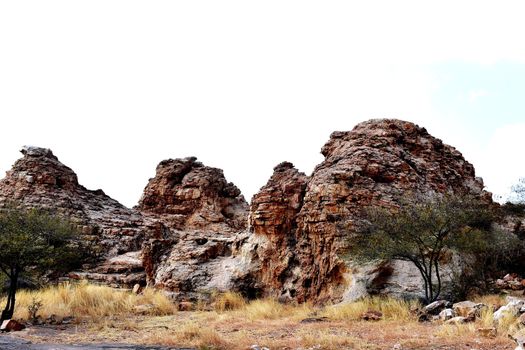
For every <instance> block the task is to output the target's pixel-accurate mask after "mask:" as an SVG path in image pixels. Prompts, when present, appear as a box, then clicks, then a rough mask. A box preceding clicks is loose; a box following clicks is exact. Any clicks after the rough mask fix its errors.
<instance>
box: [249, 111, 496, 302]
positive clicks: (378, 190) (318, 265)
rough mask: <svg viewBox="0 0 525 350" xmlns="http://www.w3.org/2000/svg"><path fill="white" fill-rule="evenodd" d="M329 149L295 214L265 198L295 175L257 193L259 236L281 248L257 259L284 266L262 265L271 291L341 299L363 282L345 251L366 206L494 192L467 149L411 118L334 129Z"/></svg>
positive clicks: (255, 216) (255, 224) (254, 223)
mask: <svg viewBox="0 0 525 350" xmlns="http://www.w3.org/2000/svg"><path fill="white" fill-rule="evenodd" d="M322 154H323V155H324V156H325V160H324V161H323V162H322V163H321V164H319V165H318V166H317V167H316V168H315V170H314V172H313V174H312V175H311V177H310V178H309V179H308V180H307V185H306V188H305V189H303V188H304V187H303V186H304V182H301V185H300V186H298V187H300V188H301V190H300V191H296V192H294V195H297V200H296V202H297V203H301V205H300V208H298V209H296V210H297V212H296V213H295V214H293V211H292V210H290V211H287V210H285V211H284V212H286V214H288V215H284V216H283V215H282V214H281V212H283V209H282V206H281V205H280V204H279V205H276V204H266V202H269V201H267V200H266V199H265V198H266V197H268V195H267V193H268V192H270V193H272V190H273V188H279V186H282V185H283V184H284V183H286V182H287V181H288V178H283V179H279V178H278V177H277V176H276V174H274V176H272V179H271V180H270V182H269V184H268V185H267V186H266V187H263V189H262V190H261V192H260V193H259V194H257V195H255V196H254V199H253V202H252V212H251V218H250V221H251V222H252V226H253V230H254V232H255V234H256V235H264V236H267V237H268V239H269V240H271V241H272V242H277V244H279V245H280V246H279V248H278V252H277V249H276V250H275V251H273V252H272V251H271V249H275V248H274V247H272V245H271V244H270V245H268V249H270V251H266V252H260V251H258V252H257V256H256V257H254V260H261V261H263V262H264V263H263V266H278V267H279V268H278V269H277V270H275V269H263V270H261V273H262V274H263V276H262V279H263V280H265V279H271V280H272V281H273V283H271V284H269V285H270V286H271V289H268V290H267V293H275V291H278V292H279V293H281V295H290V296H293V297H294V298H295V299H297V300H298V301H305V300H317V301H322V300H329V299H330V300H337V299H340V298H341V297H342V296H343V295H344V294H345V293H346V294H351V293H349V292H348V289H349V288H350V289H351V288H353V287H352V286H354V287H355V288H358V287H359V286H355V276H354V281H353V282H352V277H350V274H349V269H348V267H347V266H346V265H345V263H344V262H343V261H342V260H341V259H340V257H339V252H340V249H341V248H342V247H343V246H344V244H347V243H346V242H345V239H344V236H345V232H347V230H348V229H349V225H350V226H351V225H352V222H353V221H354V220H358V219H359V214H360V212H361V209H362V208H363V207H365V206H368V205H372V204H373V205H383V206H391V205H393V203H395V202H396V198H398V197H399V196H400V195H402V194H403V193H407V192H415V193H429V192H447V191H449V192H454V193H470V194H473V195H476V196H484V197H487V196H488V194H486V193H485V192H483V182H482V180H481V179H479V178H476V177H475V173H474V168H473V166H472V165H471V164H470V163H468V162H466V161H465V159H464V158H463V157H462V155H461V153H459V152H458V151H457V150H456V149H454V148H453V147H451V146H448V145H445V144H443V142H442V141H441V140H438V139H436V138H434V137H432V136H430V135H429V134H428V132H427V131H426V130H425V129H424V128H420V127H418V126H417V125H414V124H412V123H409V122H403V121H400V120H389V119H381V120H371V121H367V122H364V123H361V124H359V125H357V126H356V127H355V128H354V129H353V130H352V131H349V132H334V133H333V134H332V135H331V137H330V140H329V141H328V142H327V143H326V145H325V146H324V147H323V148H322ZM279 181H282V182H280V183H279ZM275 182H277V185H275ZM277 197H279V195H277ZM301 197H302V198H301ZM259 203H260V204H259ZM269 208H270V209H269ZM279 217H284V218H285V219H284V222H286V225H284V226H287V227H289V228H291V229H285V230H280V229H279V228H280V226H279V220H277V221H276V222H277V223H278V225H274V224H273V222H274V221H275V218H279ZM281 226H282V225H281ZM276 235H277V236H279V237H280V238H279V239H276V238H275V237H274V236H276ZM288 237H293V239H291V240H288V239H287V238H288ZM283 257H286V258H284V259H283ZM276 272H277V274H278V277H277V278H276V276H275V274H276ZM352 283H354V284H352Z"/></svg>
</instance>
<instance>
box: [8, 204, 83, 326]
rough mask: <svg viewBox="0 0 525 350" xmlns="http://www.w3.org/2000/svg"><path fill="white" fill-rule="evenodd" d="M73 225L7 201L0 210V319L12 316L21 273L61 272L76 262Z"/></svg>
mask: <svg viewBox="0 0 525 350" xmlns="http://www.w3.org/2000/svg"><path fill="white" fill-rule="evenodd" d="M76 238H78V235H77V231H76V229H75V226H74V225H72V224H71V223H70V222H68V221H66V220H64V219H61V218H60V217H58V216H56V215H52V214H50V213H48V212H44V211H41V210H37V209H23V208H17V207H15V206H14V204H10V205H8V206H6V207H4V208H2V209H1V210H0V270H1V272H2V273H4V274H5V275H6V276H7V277H8V278H9V290H8V293H7V298H6V304H5V305H6V306H5V309H4V311H3V312H2V316H1V320H2V321H3V320H7V319H10V318H11V317H13V313H14V310H15V303H16V292H17V288H18V284H19V279H20V278H21V277H22V275H23V274H24V273H25V274H32V275H41V274H45V273H46V272H48V270H49V269H52V270H53V271H54V272H60V271H62V272H65V271H69V270H71V269H72V268H74V267H75V265H77V264H79V263H80V258H81V256H82V255H81V253H80V252H82V249H79V247H80V243H79V242H78V241H76Z"/></svg>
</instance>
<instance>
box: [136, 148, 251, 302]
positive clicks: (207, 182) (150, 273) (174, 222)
mask: <svg viewBox="0 0 525 350" xmlns="http://www.w3.org/2000/svg"><path fill="white" fill-rule="evenodd" d="M137 208H138V210H140V211H141V213H142V214H143V215H144V216H146V217H149V218H155V220H158V221H159V222H161V223H162V224H164V225H165V226H166V227H168V228H169V229H170V233H169V234H167V235H164V237H162V238H158V239H150V240H147V241H146V242H145V243H144V248H143V261H144V266H145V268H146V275H147V281H148V284H149V285H154V286H156V287H158V288H162V289H165V290H169V291H171V292H173V293H174V294H173V296H174V297H176V298H179V299H188V298H189V299H195V298H198V294H199V293H202V292H203V291H204V292H206V291H212V290H214V289H221V290H225V289H230V288H232V286H231V283H230V277H229V274H228V268H227V267H226V264H227V261H228V260H229V259H230V258H231V255H232V245H233V243H234V241H235V239H236V233H238V232H240V231H242V230H244V229H245V228H246V226H247V218H248V204H247V203H246V201H245V200H244V197H243V196H242V195H241V192H240V190H239V189H238V188H237V187H236V186H235V185H234V184H232V183H231V182H230V183H229V182H227V181H226V179H225V177H224V174H223V172H222V170H220V169H217V168H211V167H206V166H204V165H203V164H202V163H200V162H197V161H196V158H194V157H191V158H184V159H175V160H173V159H170V160H165V161H162V162H161V163H160V164H159V165H158V166H157V174H156V176H155V177H154V178H152V179H150V181H149V183H148V185H147V186H146V188H145V189H144V194H143V196H142V198H141V200H140V202H139V205H138V207H137Z"/></svg>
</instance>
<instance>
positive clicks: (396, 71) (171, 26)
mask: <svg viewBox="0 0 525 350" xmlns="http://www.w3.org/2000/svg"><path fill="white" fill-rule="evenodd" d="M429 3H430V2H426V1H420V0H419V1H395V2H394V1H384V2H381V1H367V2H364V1H355V2H352V1H341V2H339V1H316V2H314V1H304V0H302V1H282V0H281V1H264V2H254V1H247V0H243V1H186V2H179V1H155V2H151V1H140V2H139V1H130V0H126V1H108V0H104V1H93V0H90V1H71V0H67V1H45V2H44V1H23V2H22V1H2V2H0V121H1V123H0V128H1V134H0V149H1V152H0V173H1V174H3V173H4V171H6V170H8V169H9V168H10V166H11V165H12V164H13V163H14V161H15V160H16V159H17V158H19V157H20V156H21V155H20V153H18V150H19V149H20V147H21V146H22V145H24V144H31V145H38V146H42V147H49V148H51V149H52V150H53V152H54V153H55V154H56V155H57V156H58V157H59V159H60V160H61V161H62V162H63V163H65V164H66V165H68V166H70V167H71V168H72V169H73V170H75V171H76V172H77V174H78V176H79V180H80V182H81V183H82V184H83V185H84V186H86V187H88V188H90V189H97V188H102V189H103V190H104V191H105V192H106V193H107V194H109V195H110V196H112V197H114V198H116V199H118V200H119V201H121V202H122V203H124V204H125V205H128V206H133V205H134V204H136V202H137V200H138V198H139V197H140V195H141V193H142V190H143V188H144V186H145V185H146V183H147V180H148V178H150V177H152V176H153V175H154V172H155V166H156V164H157V163H158V162H159V161H160V160H162V159H166V158H178V157H185V156H190V155H195V156H197V157H198V158H199V160H201V161H202V162H204V163H205V164H206V165H210V166H215V167H219V168H222V169H223V170H224V172H225V175H226V177H227V179H228V180H229V181H232V182H234V183H235V184H236V185H237V186H238V187H240V188H241V190H242V191H243V193H244V194H245V196H246V197H247V199H248V200H249V199H250V198H251V196H252V195H253V194H254V193H255V192H256V191H257V190H258V189H259V188H260V187H261V186H263V185H264V184H265V183H266V181H267V179H268V178H269V176H270V175H271V173H272V168H273V167H274V166H275V165H276V164H278V163H279V162H281V161H284V160H288V161H291V162H293V163H294V164H295V165H296V166H297V167H298V168H299V169H300V170H302V171H305V172H306V173H310V172H311V171H312V170H313V167H314V166H315V165H316V164H318V163H319V162H320V161H321V160H322V156H321V155H320V154H319V152H320V149H321V146H322V145H323V144H324V143H325V142H326V141H327V140H328V137H329V134H330V133H331V132H332V131H334V130H350V129H352V128H353V126H354V125H355V124H356V123H358V122H360V121H363V120H366V119H370V118H377V117H395V118H400V119H405V120H410V121H413V122H416V123H418V124H420V125H421V126H425V127H427V129H428V130H429V132H431V133H432V134H433V135H434V136H437V137H440V138H441V139H443V140H444V142H446V143H448V144H451V145H453V146H455V147H456V148H458V149H459V150H460V151H462V152H463V154H464V155H465V157H466V158H467V160H469V161H470V162H472V163H473V164H474V165H475V167H476V169H477V173H478V175H480V176H482V177H483V178H484V179H485V183H486V185H487V186H488V189H489V190H492V191H494V192H495V193H499V194H504V193H505V191H506V190H507V188H508V186H510V185H511V184H512V183H514V182H516V180H517V178H518V177H519V176H525V162H524V161H523V156H522V154H523V149H525V137H523V136H524V134H525V113H524V114H520V113H521V112H522V111H525V109H524V108H523V107H522V106H521V105H522V104H523V101H524V100H525V90H524V91H522V90H520V89H522V88H523V85H516V86H515V87H512V89H511V90H512V91H511V92H512V96H513V97H512V99H511V101H510V102H509V101H508V99H507V100H505V103H502V101H503V100H501V99H500V100H498V99H494V100H492V102H491V103H492V105H491V106H492V107H495V108H496V110H499V109H497V107H499V106H501V110H502V111H504V113H497V114H487V113H480V114H476V113H474V112H475V111H476V109H474V107H472V108H471V109H466V110H465V109H463V108H456V107H455V106H456V105H455V104H452V99H453V98H455V97H454V96H448V95H447V96H446V97H445V98H440V99H438V98H437V96H438V95H440V94H441V92H442V91H443V90H444V89H445V90H446V89H448V85H447V83H446V81H447V77H446V74H443V73H442V72H443V71H445V72H448V69H449V68H450V67H452V66H453V65H454V64H457V63H461V64H464V65H466V66H467V67H470V66H472V67H498V69H495V70H494V71H495V72H496V73H495V74H498V72H499V71H500V69H501V70H506V71H507V73H509V72H510V73H509V74H510V75H511V76H512V69H519V68H520V67H523V66H524V64H525V40H523V34H524V33H525V21H524V20H523V17H524V15H525V2H523V1H497V2H496V1H493V2H488V1H479V0H478V1H461V2H459V1H450V2H448V1H439V2H433V4H430V5H429ZM436 67H439V69H437V68H436ZM509 67H511V68H509ZM454 74H455V76H456V78H458V79H461V78H462V77H461V73H457V72H455V73H454ZM463 78H464V80H466V79H467V77H466V76H465V77H463ZM503 85H504V84H503ZM494 89H496V87H493V86H488V87H487V86H483V87H477V86H474V87H472V88H469V89H467V90H465V91H461V94H462V96H463V95H464V96H465V98H464V99H463V100H461V101H460V102H461V104H462V105H465V106H467V105H469V104H476V103H480V101H483V100H484V99H487V98H489V97H490V96H498V95H497V94H495V93H497V92H498V91H492V90H494ZM498 89H500V90H501V89H503V88H501V87H498ZM499 92H500V95H501V94H507V93H508V91H507V90H505V91H504V90H501V91H499ZM456 97H457V96H456ZM519 97H521V98H519ZM449 102H450V103H449ZM456 102H457V101H456ZM482 107H483V106H482ZM520 108H521V109H520ZM484 110H487V109H484ZM476 116H479V118H481V119H485V120H484V121H485V122H486V123H481V122H483V120H478V121H479V122H480V123H479V125H478V127H476V125H474V124H478V122H477V121H476V119H475V118H476ZM473 118H474V119H473ZM487 119H490V120H487ZM489 122H490V123H489ZM480 125H486V126H484V127H483V128H482V127H481V126H480ZM520 151H521V154H520Z"/></svg>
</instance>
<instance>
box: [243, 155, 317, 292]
mask: <svg viewBox="0 0 525 350" xmlns="http://www.w3.org/2000/svg"><path fill="white" fill-rule="evenodd" d="M307 182H308V177H307V176H306V175H305V174H303V173H301V172H299V171H297V169H295V168H294V166H293V164H292V163H288V162H283V163H281V164H279V165H277V166H276V167H275V168H274V173H273V175H272V177H271V178H270V179H269V180H268V183H267V184H266V185H265V186H264V187H262V188H261V190H260V191H259V192H258V193H257V194H256V195H254V196H253V199H252V203H251V207H250V210H251V214H250V226H251V231H252V232H253V233H254V234H255V235H262V236H264V238H266V239H265V240H264V241H261V242H259V244H255V245H254V247H255V246H256V249H255V252H256V254H257V260H258V262H259V265H258V266H257V269H258V271H256V275H257V279H258V282H259V284H261V285H262V286H264V289H265V290H267V293H266V294H271V295H273V296H277V297H280V298H281V299H285V300H286V299H291V298H295V297H296V295H295V290H294V287H293V285H291V281H293V280H297V279H299V278H300V276H297V275H298V273H299V274H300V269H301V266H300V263H301V262H300V261H299V260H298V256H299V254H300V251H301V250H302V247H301V246H300V245H299V244H300V243H302V241H301V237H299V236H298V232H297V222H296V218H297V215H298V214H299V212H300V210H301V207H302V205H303V197H304V191H305V189H306V184H307ZM292 284H293V283H292Z"/></svg>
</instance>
